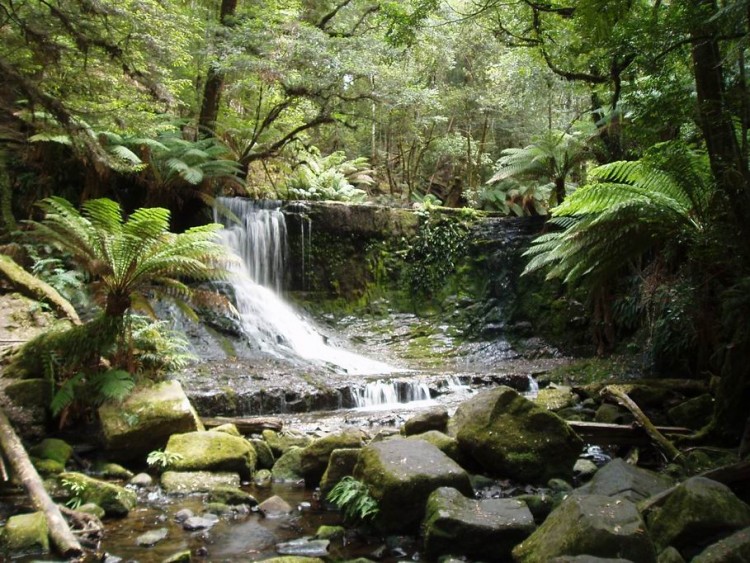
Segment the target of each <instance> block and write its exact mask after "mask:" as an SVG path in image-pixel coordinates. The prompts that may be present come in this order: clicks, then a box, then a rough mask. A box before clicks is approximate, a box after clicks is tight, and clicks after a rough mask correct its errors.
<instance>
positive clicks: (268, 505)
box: [258, 495, 294, 518]
mask: <svg viewBox="0 0 750 563" xmlns="http://www.w3.org/2000/svg"><path fill="white" fill-rule="evenodd" d="M258 511H259V512H260V513H261V514H262V515H263V516H265V517H266V518H282V517H284V516H288V515H289V514H291V513H292V512H294V508H292V505H291V504H289V503H288V502H286V501H285V500H284V499H283V498H281V497H280V496H278V495H274V496H272V497H271V498H267V499H266V500H264V501H263V502H261V503H260V504H259V505H258Z"/></svg>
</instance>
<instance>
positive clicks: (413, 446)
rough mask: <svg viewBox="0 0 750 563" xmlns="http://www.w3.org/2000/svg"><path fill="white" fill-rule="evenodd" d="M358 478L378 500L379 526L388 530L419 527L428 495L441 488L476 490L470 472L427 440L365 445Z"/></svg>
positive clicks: (397, 440)
mask: <svg viewBox="0 0 750 563" xmlns="http://www.w3.org/2000/svg"><path fill="white" fill-rule="evenodd" d="M354 477H355V478H356V479H358V480H360V481H362V482H363V483H365V484H366V485H367V487H368V489H369V491H370V495H372V497H373V498H374V499H375V500H376V501H377V502H378V506H379V508H380V511H379V512H378V514H377V516H376V517H375V525H376V526H377V527H378V528H379V529H380V530H382V531H386V532H388V531H398V532H406V531H408V530H413V529H415V528H416V527H417V526H418V524H419V523H420V522H421V521H422V519H423V518H424V513H425V504H426V502H427V498H428V497H429V496H430V494H431V493H432V491H434V490H435V489H437V488H439V487H453V488H454V489H458V490H459V491H460V492H462V493H464V494H466V495H470V494H471V493H472V488H471V483H470V482H469V476H468V475H467V474H466V472H465V471H464V470H463V469H462V468H461V467H460V466H459V465H458V464H457V463H456V462H455V461H453V460H452V459H451V458H449V457H448V456H447V455H445V454H444V453H443V452H441V451H440V450H439V449H438V448H437V447H436V446H433V445H432V444H430V443H429V442H425V441H424V440H407V439H393V440H386V441H384V442H378V443H374V444H370V445H368V446H366V447H364V448H362V451H361V453H360V455H359V460H358V462H357V465H356V467H355V468H354Z"/></svg>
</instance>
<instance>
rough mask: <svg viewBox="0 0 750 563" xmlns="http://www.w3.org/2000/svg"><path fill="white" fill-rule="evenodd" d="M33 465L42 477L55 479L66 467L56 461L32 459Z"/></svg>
mask: <svg viewBox="0 0 750 563" xmlns="http://www.w3.org/2000/svg"><path fill="white" fill-rule="evenodd" d="M31 463H33V464H34V468H35V469H36V470H37V473H39V475H41V476H42V477H53V476H55V475H58V474H60V473H62V472H63V471H65V466H64V465H63V464H62V463H60V462H59V461H55V460H54V459H38V458H35V457H32V458H31Z"/></svg>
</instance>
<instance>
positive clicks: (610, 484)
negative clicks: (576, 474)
mask: <svg viewBox="0 0 750 563" xmlns="http://www.w3.org/2000/svg"><path fill="white" fill-rule="evenodd" d="M673 484H674V482H673V481H672V479H670V478H669V477H667V476H665V475H661V474H659V473H654V472H653V471H649V470H648V469H643V468H641V467H636V466H633V465H630V464H629V463H627V462H625V460H623V459H622V458H619V457H618V458H615V459H613V460H612V461H610V462H609V463H608V464H607V465H605V466H604V467H602V468H601V469H599V470H598V471H597V472H596V473H594V476H593V478H592V479H591V481H589V482H588V483H587V484H585V485H583V486H582V487H580V488H579V489H578V492H579V493H583V494H595V495H606V496H610V497H621V498H625V499H627V500H629V501H631V502H640V501H642V500H645V499H647V498H649V497H651V496H654V495H657V494H659V493H661V492H662V491H666V490H667V489H669V488H670V487H671V486H672V485H673Z"/></svg>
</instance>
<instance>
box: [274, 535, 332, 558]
mask: <svg viewBox="0 0 750 563" xmlns="http://www.w3.org/2000/svg"><path fill="white" fill-rule="evenodd" d="M330 543H331V542H329V541H328V540H325V539H312V538H307V537H305V538H299V539H296V540H292V541H288V542H283V543H277V544H276V552H277V553H278V554H280V555H298V556H303V557H325V556H327V555H328V546H329V545H330Z"/></svg>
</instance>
